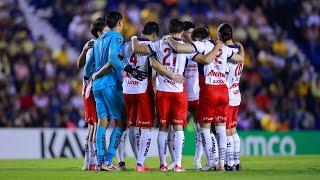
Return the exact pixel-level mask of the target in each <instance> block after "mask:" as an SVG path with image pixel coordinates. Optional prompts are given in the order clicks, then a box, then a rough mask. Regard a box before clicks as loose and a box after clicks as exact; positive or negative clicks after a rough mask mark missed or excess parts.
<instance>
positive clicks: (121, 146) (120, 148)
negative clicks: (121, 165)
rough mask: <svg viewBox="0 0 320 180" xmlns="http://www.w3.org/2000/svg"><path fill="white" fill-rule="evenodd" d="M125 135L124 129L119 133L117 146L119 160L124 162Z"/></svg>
mask: <svg viewBox="0 0 320 180" xmlns="http://www.w3.org/2000/svg"><path fill="white" fill-rule="evenodd" d="M126 135H127V133H126V131H124V132H123V133H122V135H121V139H120V143H119V146H118V156H119V162H124V153H125V141H126Z"/></svg>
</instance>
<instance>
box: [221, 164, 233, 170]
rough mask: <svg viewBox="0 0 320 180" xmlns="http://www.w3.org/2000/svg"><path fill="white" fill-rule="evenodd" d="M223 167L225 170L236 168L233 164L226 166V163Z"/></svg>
mask: <svg viewBox="0 0 320 180" xmlns="http://www.w3.org/2000/svg"><path fill="white" fill-rule="evenodd" d="M224 169H225V170H226V171H235V170H236V167H235V165H233V166H228V165H227V164H225V165H224Z"/></svg>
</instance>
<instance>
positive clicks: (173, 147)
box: [168, 126, 176, 162]
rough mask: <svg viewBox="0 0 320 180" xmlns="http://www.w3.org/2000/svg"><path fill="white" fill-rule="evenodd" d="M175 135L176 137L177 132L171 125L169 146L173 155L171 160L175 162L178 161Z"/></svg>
mask: <svg viewBox="0 0 320 180" xmlns="http://www.w3.org/2000/svg"><path fill="white" fill-rule="evenodd" d="M174 137H175V132H174V129H173V126H170V127H169V131H168V148H169V152H170V155H171V160H172V161H173V162H174V161H176V153H175V143H174Z"/></svg>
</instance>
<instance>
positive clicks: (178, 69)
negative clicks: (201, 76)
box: [149, 39, 195, 92]
mask: <svg viewBox="0 0 320 180" xmlns="http://www.w3.org/2000/svg"><path fill="white" fill-rule="evenodd" d="M176 40H177V42H179V43H182V44H183V43H184V42H183V41H182V40H181V39H176ZM149 48H150V51H154V52H155V53H156V56H157V59H158V61H159V62H160V63H161V64H162V65H163V66H164V67H165V68H166V69H167V70H169V71H171V72H173V73H174V74H179V75H183V74H184V71H185V66H186V63H187V60H188V59H192V58H193V56H194V55H195V53H193V54H180V53H175V52H173V50H172V49H171V47H170V46H169V44H168V43H167V42H165V41H163V40H159V41H157V42H154V43H150V44H149ZM156 88H157V90H159V91H164V92H183V89H184V88H183V84H180V83H177V82H175V81H174V80H172V79H169V78H167V77H166V76H164V75H161V74H159V73H157V77H156Z"/></svg>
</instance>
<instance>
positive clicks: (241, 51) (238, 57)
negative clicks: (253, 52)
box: [228, 42, 245, 63]
mask: <svg viewBox="0 0 320 180" xmlns="http://www.w3.org/2000/svg"><path fill="white" fill-rule="evenodd" d="M236 44H237V45H238V46H239V53H232V55H231V57H230V58H228V59H231V60H232V61H235V62H238V63H243V62H244V56H245V53H244V48H243V46H242V44H241V43H240V42H236Z"/></svg>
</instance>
